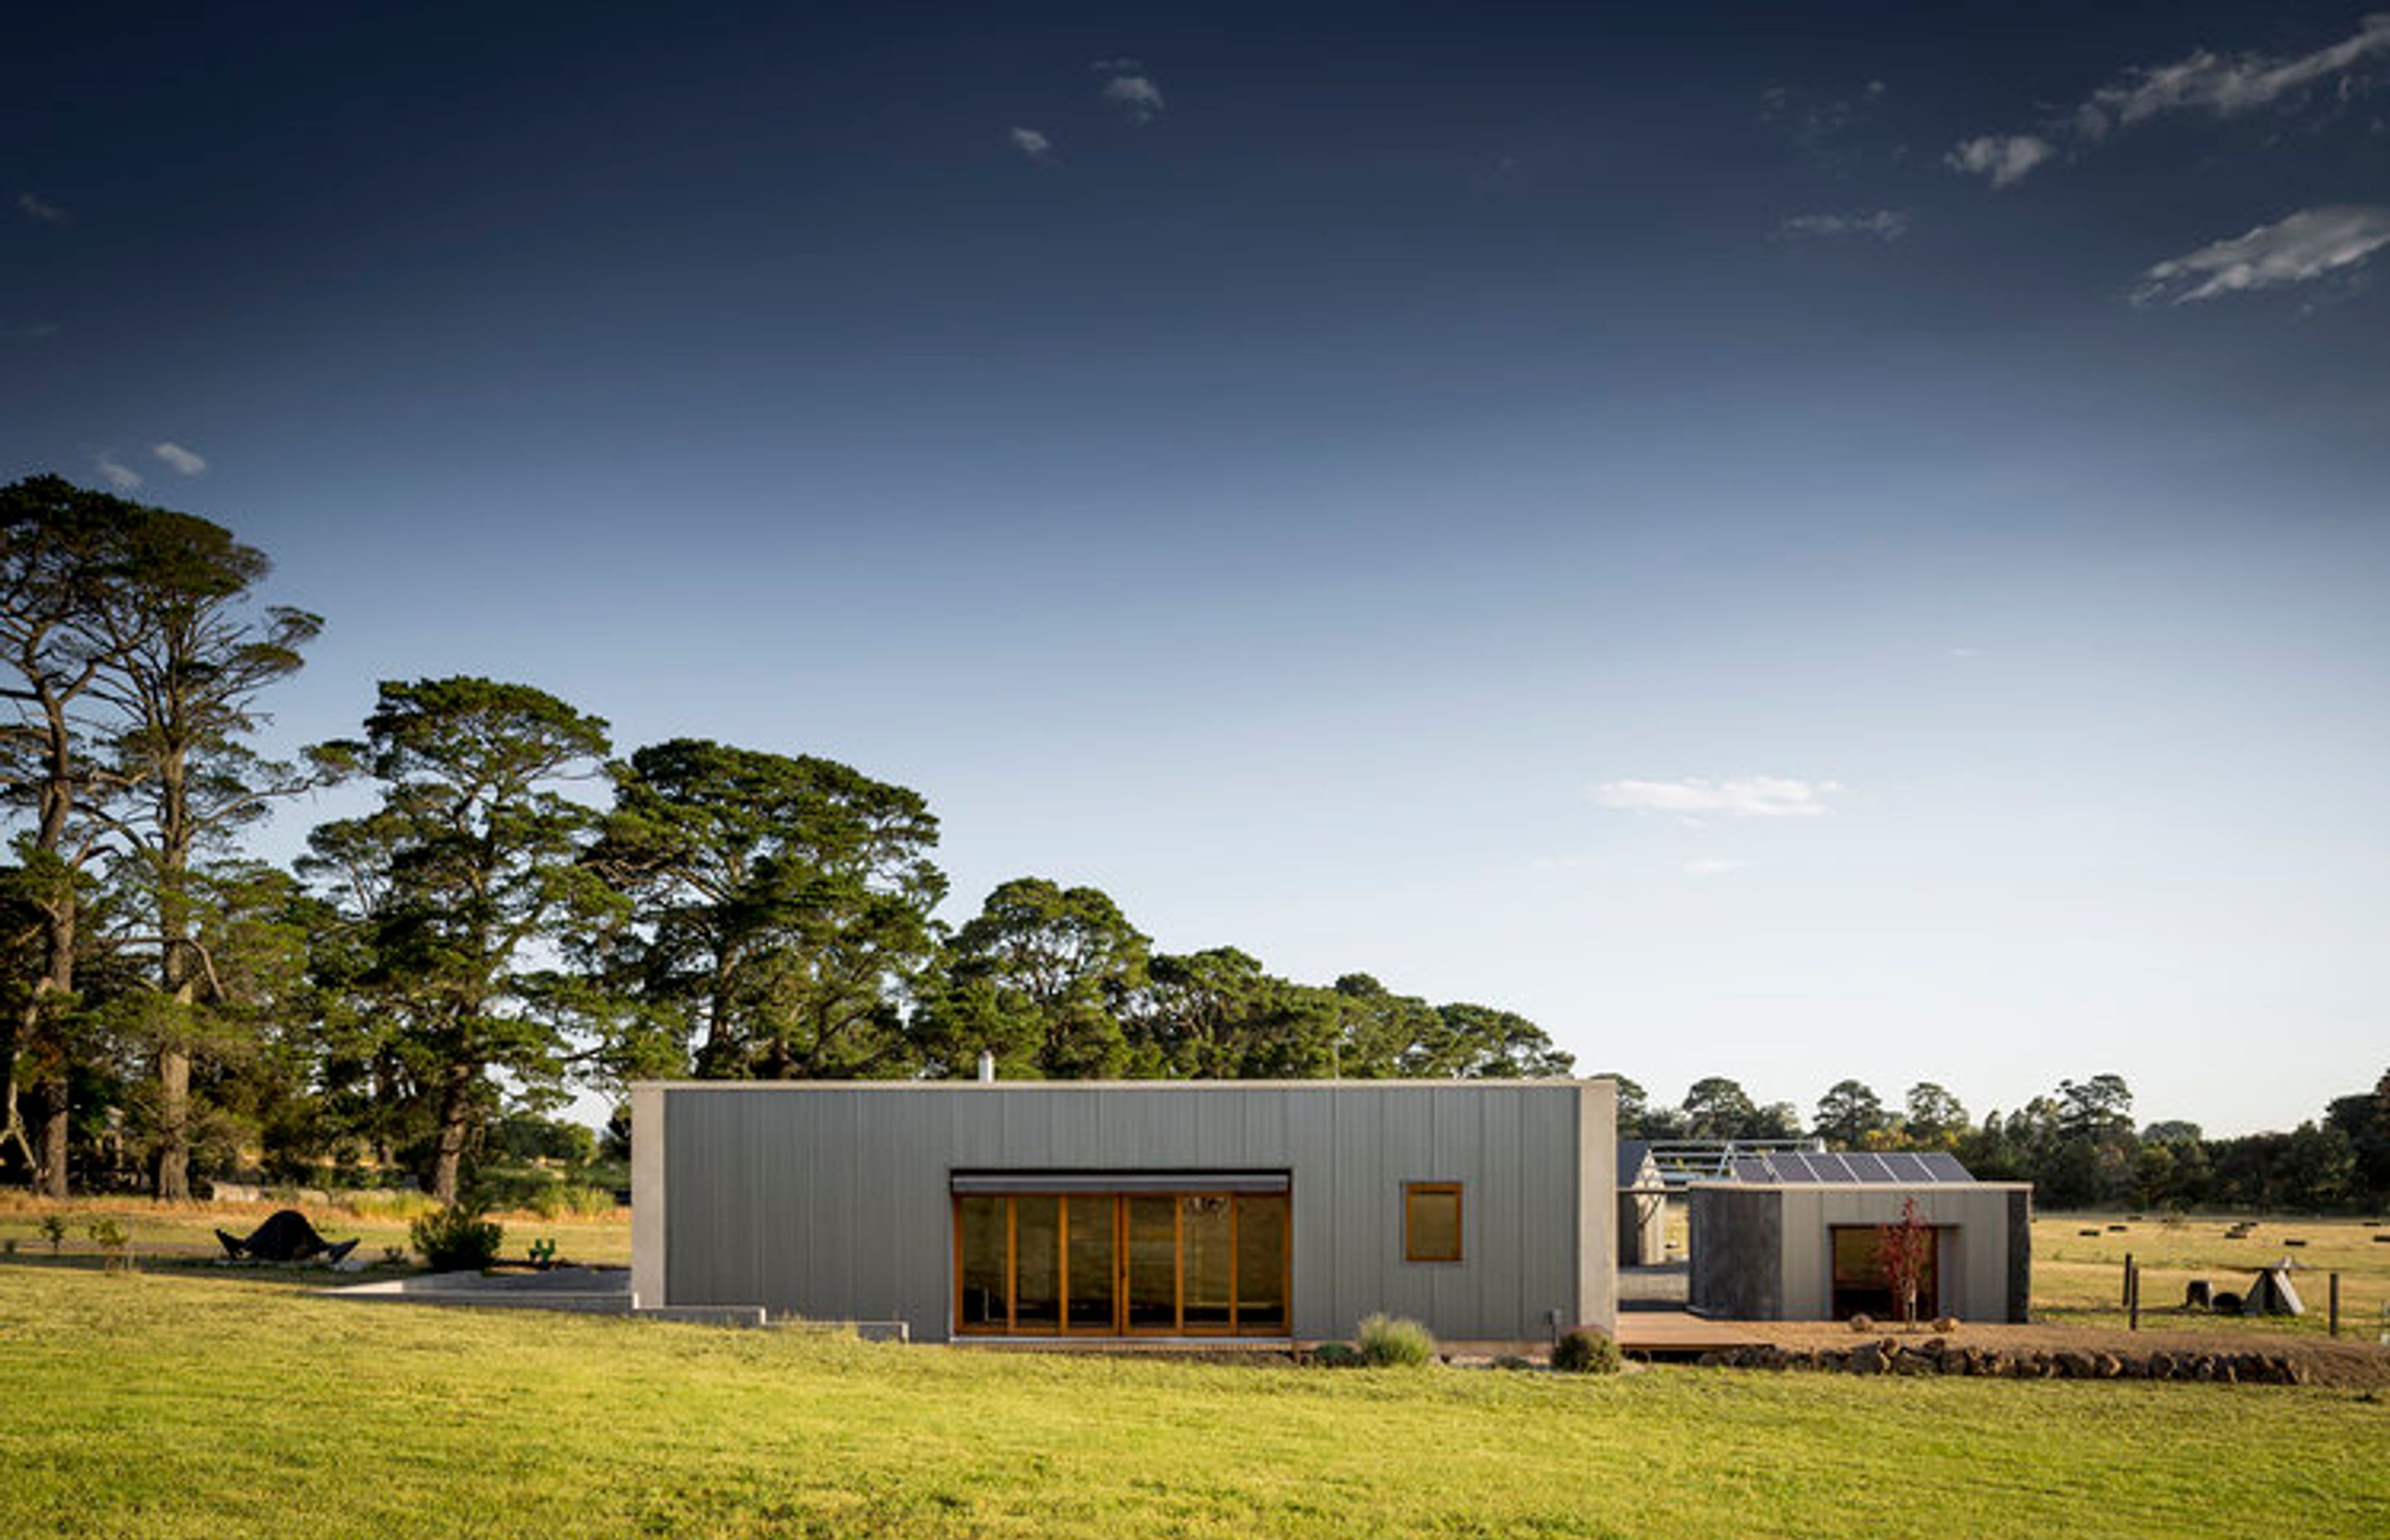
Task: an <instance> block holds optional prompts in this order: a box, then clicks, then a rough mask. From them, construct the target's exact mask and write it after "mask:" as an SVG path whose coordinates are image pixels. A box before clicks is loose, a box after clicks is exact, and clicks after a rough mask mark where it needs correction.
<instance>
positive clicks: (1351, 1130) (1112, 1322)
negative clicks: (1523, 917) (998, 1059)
mask: <svg viewBox="0 0 2390 1540" xmlns="http://www.w3.org/2000/svg"><path fill="white" fill-rule="evenodd" d="M631 1108H632V1150H633V1158H632V1161H633V1163H632V1193H633V1205H632V1289H633V1293H634V1297H635V1303H636V1305H637V1306H639V1307H641V1308H651V1307H658V1306H662V1307H689V1306H757V1305H760V1306H763V1307H764V1308H765V1310H766V1311H767V1312H768V1313H769V1314H770V1315H773V1316H781V1315H793V1316H799V1317H807V1318H812V1319H819V1320H852V1321H876V1322H902V1323H904V1324H905V1325H906V1328H907V1329H908V1330H909V1333H910V1335H911V1336H912V1337H913V1338H914V1339H915V1340H917V1341H948V1340H957V1339H959V1340H973V1339H983V1338H1028V1339H1039V1338H1044V1339H1061V1338H1068V1339H1073V1340H1081V1341H1106V1340H1123V1341H1155V1340H1247V1341H1320V1340H1327V1339H1331V1338H1342V1337H1347V1336H1350V1335H1351V1334H1352V1332H1353V1329H1354V1327H1355V1325H1356V1323H1357V1322H1358V1321H1359V1320H1360V1319H1361V1317H1362V1316H1364V1315H1368V1314H1370V1313H1371V1312H1374V1311H1384V1312H1387V1313H1390V1314H1393V1315H1407V1316H1410V1317H1413V1318H1415V1319H1418V1320H1420V1321H1422V1322H1424V1323H1426V1324H1427V1326H1428V1327H1429V1328H1431V1329H1433V1331H1434V1332H1435V1333H1436V1335H1437V1336H1439V1337H1441V1338H1443V1339H1446V1340H1447V1341H1506V1342H1523V1341H1549V1340H1550V1339H1551V1338H1552V1336H1553V1335H1554V1334H1555V1332H1556V1331H1558V1330H1561V1329H1565V1328H1570V1327H1575V1326H1590V1327H1595V1328H1600V1329H1602V1330H1605V1331H1606V1330H1609V1329H1611V1328H1612V1327H1613V1312H1614V1284H1615V1271H1614V1265H1613V1258H1614V1256H1615V1254H1616V1244H1617V1242H1616V1239H1615V1237H1614V1236H1613V1225H1614V1223H1615V1220H1616V1215H1617V1204H1616V1185H1617V1184H1616V1175H1615V1173H1614V1172H1613V1158H1614V1151H1615V1139H1614V1128H1615V1111H1614V1098H1613V1086H1612V1084H1611V1083H1610V1082H1608V1081H1603V1080H1593V1081H1573V1080H1535V1081H1439V1082H1430V1081H1370V1082H1349V1081H1348V1082H1327V1081H1293V1082H1183V1081H1182V1082H1157V1081H1135V1082H1105V1083H1087V1082H1004V1083H1001V1084H996V1083H992V1082H950V1083H932V1082H918V1081H915V1082H880V1083H872V1082H843V1083H836V1084H790V1083H724V1082H699V1083H670V1084H641V1085H637V1086H635V1087H633V1090H632V1097H631Z"/></svg>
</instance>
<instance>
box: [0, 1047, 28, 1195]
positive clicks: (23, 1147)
mask: <svg viewBox="0 0 2390 1540" xmlns="http://www.w3.org/2000/svg"><path fill="white" fill-rule="evenodd" d="M17 1039H18V1026H17V1022H16V1021H15V1020H0V1165H5V1164H6V1157H7V1153H8V1149H9V1147H10V1146H12V1145H13V1146H15V1147H16V1149H17V1152H18V1153H19V1155H21V1156H22V1157H23V1158H24V1161H25V1168H26V1169H27V1170H28V1171H30V1170H32V1166H33V1140H32V1135H30V1134H29V1133H27V1132H26V1130H25V1114H24V1111H23V1110H22V1106H21V1104H20V1103H19V1099H18V1085H17Z"/></svg>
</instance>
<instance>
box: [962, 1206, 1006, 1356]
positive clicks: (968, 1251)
mask: <svg viewBox="0 0 2390 1540" xmlns="http://www.w3.org/2000/svg"><path fill="white" fill-rule="evenodd" d="M955 1207H956V1212H957V1215H958V1222H957V1226H956V1228H957V1231H958V1234H959V1244H960V1245H961V1247H962V1264H963V1268H962V1272H963V1299H962V1316H963V1325H964V1326H965V1327H991V1328H996V1329H998V1330H1001V1329H1002V1328H1003V1327H1004V1320H1005V1316H1004V1306H1005V1299H1004V1200H1003V1199H1001V1198H957V1199H956V1200H955Z"/></svg>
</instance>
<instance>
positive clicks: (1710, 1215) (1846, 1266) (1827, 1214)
mask: <svg viewBox="0 0 2390 1540" xmlns="http://www.w3.org/2000/svg"><path fill="white" fill-rule="evenodd" d="M1912 1199H1913V1200H1915V1201H1916V1204H1917V1212H1918V1216H1919V1217H1920V1218H1921V1219H1922V1220H1923V1221H1924V1222H1925V1223H1926V1224H1927V1225H1930V1226H1933V1228H1934V1249H1933V1260H1932V1264H1931V1266H1930V1267H1929V1268H1928V1270H1927V1274H1926V1277H1925V1279H1924V1282H1923V1286H1922V1289H1921V1293H1920V1297H1919V1301H1918V1313H1919V1314H1920V1315H1957V1316H1959V1317H1960V1318H1961V1319H1965V1320H1976V1321H2023V1320H2024V1319H2025V1318H2026V1311H2027V1307H2028V1303H2029V1301H2030V1298H2031V1293H2032V1269H2033V1261H2032V1256H2033V1188H2032V1186H2031V1185H2030V1184H2029V1183H2024V1182H1978V1181H1976V1180H1975V1179H1974V1178H1973V1177H1972V1176H1971V1175H1969V1174H1968V1173H1967V1171H1966V1168H1965V1167H1963V1166H1961V1165H1960V1163H1959V1162H1958V1161H1955V1160H1953V1159H1952V1158H1951V1157H1949V1156H1947V1155H1942V1154H1922V1155H1921V1154H1909V1153H1901V1154H1882V1155H1877V1154H1843V1155H1832V1154H1774V1155H1765V1156H1752V1157H1746V1158H1739V1159H1737V1160H1735V1161H1732V1162H1731V1165H1730V1167H1729V1174H1728V1175H1727V1176H1725V1177H1724V1178H1722V1179H1720V1180H1717V1181H1712V1182H1697V1183H1695V1184H1693V1186H1692V1187H1690V1188H1688V1189H1687V1195H1686V1200H1687V1206H1688V1210H1689V1213H1690V1221H1691V1228H1690V1242H1691V1251H1692V1262H1691V1269H1690V1271H1691V1278H1690V1303H1691V1306H1692V1308H1693V1310H1694V1311H1695V1312H1696V1313H1697V1314H1701V1315H1717V1316H1726V1317H1731V1318H1733V1319H1738V1320H1755V1321H1768V1320H1780V1321H1808V1320H1841V1319H1844V1318H1847V1317H1849V1316H1851V1315H1872V1316H1875V1317H1876V1318H1878V1319H1883V1318H1885V1317H1887V1316H1891V1315H1897V1314H1898V1308H1899V1307H1898V1304H1897V1303H1896V1302H1895V1300H1894V1299H1893V1296H1892V1290H1891V1288H1890V1286H1889V1284H1888V1283H1887V1282H1886V1281H1885V1279H1884V1277H1883V1276H1882V1269H1881V1268H1880V1267H1879V1266H1878V1264H1877V1262H1876V1254H1875V1251H1876V1238H1877V1232H1878V1230H1879V1228H1880V1227H1881V1226H1886V1225H1896V1224H1898V1223H1900V1219H1901V1214H1902V1212H1903V1210H1904V1208H1905V1206H1906V1205H1907V1204H1908V1201H1909V1200H1912Z"/></svg>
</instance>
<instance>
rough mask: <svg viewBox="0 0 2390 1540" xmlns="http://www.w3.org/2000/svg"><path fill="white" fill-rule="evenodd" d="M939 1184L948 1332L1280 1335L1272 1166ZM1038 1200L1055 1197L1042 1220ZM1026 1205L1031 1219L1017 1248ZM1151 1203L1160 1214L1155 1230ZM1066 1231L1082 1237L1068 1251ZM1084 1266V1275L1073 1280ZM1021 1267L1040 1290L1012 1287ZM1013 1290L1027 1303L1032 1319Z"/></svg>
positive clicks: (1289, 1319)
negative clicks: (944, 1192) (946, 1198)
mask: <svg viewBox="0 0 2390 1540" xmlns="http://www.w3.org/2000/svg"><path fill="white" fill-rule="evenodd" d="M950 1193H951V1197H950V1201H951V1204H952V1207H953V1213H954V1230H953V1237H954V1258H953V1264H954V1301H953V1309H954V1329H955V1333H956V1335H957V1336H958V1337H992V1336H1000V1337H1230V1338H1246V1339H1252V1338H1264V1339H1284V1338H1287V1337H1289V1336H1290V1335H1291V1331H1292V1328H1293V1324H1294V1321H1293V1315H1294V1312H1293V1291H1294V1256H1293V1201H1292V1191H1291V1185H1290V1183H1289V1182H1288V1179H1287V1177H1286V1176H1285V1175H1284V1174H1223V1175H1209V1174H1204V1175H1196V1176H1191V1177H1189V1176H1169V1175H1163V1176H1142V1175H1138V1174H1127V1175H1096V1176H1079V1175H1055V1176H1039V1175H1034V1174H968V1175H965V1174H957V1175H955V1176H953V1177H952V1178H950ZM1047 1204H1052V1205H1053V1206H1054V1221H1053V1223H1052V1225H1051V1226H1047V1225H1046V1224H1045V1223H1044V1222H1043V1210H1044V1206H1045V1205H1047ZM1024 1207H1026V1208H1028V1209H1030V1210H1031V1211H1033V1212H1034V1213H1037V1214H1038V1215H1039V1223H1038V1225H1037V1227H1036V1230H1035V1232H1034V1233H1035V1235H1036V1239H1035V1241H1034V1243H1031V1244H1029V1245H1027V1246H1024V1235H1026V1234H1028V1233H1030V1232H1028V1231H1027V1230H1026V1229H1025V1228H1024V1226H1023V1224H1022V1218H1023V1210H1024ZM1157 1208H1160V1209H1162V1210H1163V1213H1162V1214H1161V1215H1159V1216H1158V1217H1161V1218H1163V1220H1164V1221H1165V1224H1164V1225H1163V1226H1162V1227H1160V1228H1158V1229H1157V1228H1156V1227H1154V1226H1153V1225H1152V1221H1153V1220H1154V1219H1155V1218H1156V1217H1157V1215H1156V1214H1155V1213H1154V1211H1155V1210H1156V1209H1157ZM1083 1216H1084V1217H1083ZM1099 1216H1100V1217H1099ZM991 1226H992V1227H991ZM1082 1226H1085V1227H1084V1228H1083V1227H1082ZM974 1237H976V1238H977V1239H976V1241H974ZM1074 1237H1075V1238H1082V1239H1084V1240H1086V1241H1088V1242H1091V1244H1088V1245H1086V1247H1084V1248H1077V1247H1074V1246H1073V1238H1074ZM1157 1245H1158V1246H1159V1247H1160V1248H1161V1249H1160V1250H1159V1251H1155V1250H1153V1248H1155V1247H1156V1246H1157ZM1025 1262H1026V1263H1029V1264H1031V1265H1029V1266H1024V1265H1023V1264H1024V1263H1025ZM1089 1262H1093V1263H1094V1265H1095V1266H1096V1268H1097V1269H1098V1277H1097V1279H1095V1280H1089V1279H1087V1278H1086V1276H1085V1269H1086V1264H1087V1263H1089ZM1155 1264H1160V1265H1159V1269H1158V1271H1157V1270H1156V1268H1155ZM1049 1270H1050V1275H1051V1277H1050V1285H1051V1287H1050V1289H1047V1288H1045V1287H1043V1286H1045V1285H1047V1283H1048V1281H1049V1279H1048V1273H1049ZM1030 1277H1034V1278H1035V1279H1036V1281H1037V1283H1038V1284H1039V1285H1040V1286H1041V1288H1040V1290H1039V1291H1038V1292H1037V1293H1036V1294H1034V1295H1030V1294H1027V1293H1026V1292H1025V1290H1024V1287H1023V1285H1024V1280H1025V1279H1027V1278H1030ZM1048 1292H1050V1293H1051V1294H1052V1295H1053V1300H1052V1302H1051V1303H1052V1305H1053V1308H1051V1309H1047V1308H1046V1306H1047V1303H1048V1302H1047V1299H1046V1297H1045V1295H1046V1294H1047V1293H1048ZM1025 1300H1034V1303H1035V1304H1036V1306H1037V1307H1038V1308H1037V1310H1036V1313H1035V1314H1034V1315H1029V1314H1027V1313H1025V1312H1024V1310H1023V1308H1022V1306H1023V1303H1024V1301H1025Z"/></svg>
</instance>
